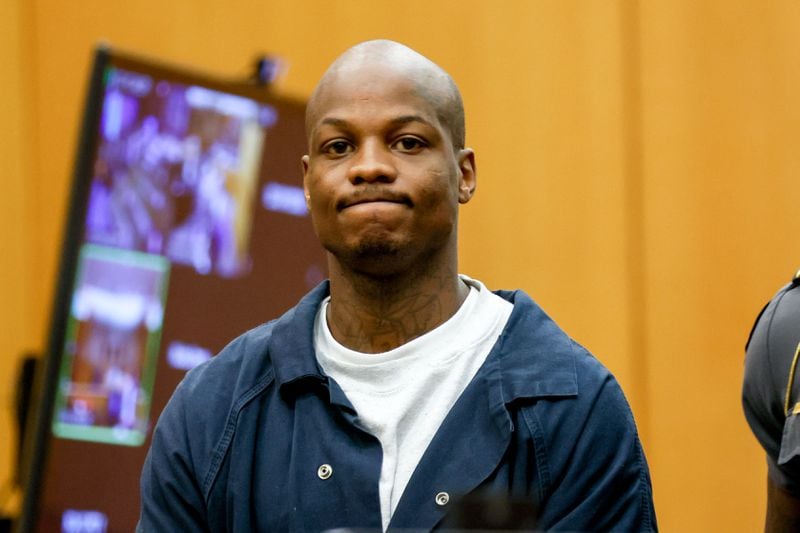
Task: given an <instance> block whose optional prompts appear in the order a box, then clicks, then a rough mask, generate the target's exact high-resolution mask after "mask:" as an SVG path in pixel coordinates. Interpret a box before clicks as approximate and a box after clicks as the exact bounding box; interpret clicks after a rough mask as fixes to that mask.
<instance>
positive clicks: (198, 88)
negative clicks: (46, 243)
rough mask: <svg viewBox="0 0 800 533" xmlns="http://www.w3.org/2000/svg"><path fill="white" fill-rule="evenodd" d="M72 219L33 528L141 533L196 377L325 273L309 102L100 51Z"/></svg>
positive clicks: (44, 393)
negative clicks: (156, 467)
mask: <svg viewBox="0 0 800 533" xmlns="http://www.w3.org/2000/svg"><path fill="white" fill-rule="evenodd" d="M95 61H96V63H95V66H94V73H93V76H92V81H91V83H90V88H89V91H88V92H89V96H88V101H87V106H86V116H85V118H84V123H83V131H82V138H81V142H80V147H79V151H78V152H79V153H78V154H77V163H76V171H75V184H74V188H73V195H72V200H71V203H72V205H71V207H70V215H69V218H70V219H69V220H68V221H67V232H66V233H67V234H66V238H65V245H64V252H63V253H62V264H61V265H60V267H61V268H60V272H61V279H60V280H59V290H58V294H57V296H56V301H55V303H54V310H53V318H52V335H51V339H50V343H49V353H48V354H47V358H46V361H44V363H45V364H44V366H45V370H44V378H43V380H42V381H41V390H40V397H41V407H40V410H39V416H38V420H37V423H36V427H37V428H38V431H37V432H36V434H35V435H34V438H33V439H29V440H31V441H32V442H30V443H29V446H30V447H31V450H29V452H30V453H29V459H28V462H29V468H28V473H27V476H28V483H27V488H26V493H25V502H24V505H23V517H22V523H21V525H22V528H21V529H22V530H23V531H64V532H83V533H90V532H98V533H99V532H106V531H108V532H110V531H131V530H133V528H134V527H135V524H136V521H137V518H138V512H139V474H140V471H141V467H142V464H143V462H144V458H145V455H146V452H147V449H148V446H149V442H150V437H151V434H152V430H153V427H154V425H155V422H156V421H157V419H158V415H159V413H160V412H161V410H162V409H163V407H164V405H165V404H166V402H167V400H168V399H169V397H170V395H171V394H172V391H173V390H174V388H175V387H176V386H177V384H178V383H179V382H180V380H181V379H182V377H183V376H184V375H185V373H186V371H188V370H189V369H191V368H193V367H194V366H196V365H198V364H200V363H202V362H203V361H206V360H208V359H209V358H211V357H213V355H214V354H216V353H217V352H218V351H219V350H220V349H221V348H223V347H224V345H225V344H227V342H229V341H231V340H232V339H233V338H234V337H236V336H237V335H239V334H241V333H243V332H244V331H246V330H247V329H249V328H252V327H255V326H257V325H258V324H261V323H263V322H265V321H267V320H270V319H272V318H275V317H277V316H279V315H280V314H281V313H282V312H283V311H285V310H286V309H288V308H289V307H291V306H292V305H294V303H296V302H297V300H298V299H299V298H300V297H301V296H302V295H303V294H304V293H305V292H306V291H308V290H309V289H310V288H311V287H313V286H314V285H316V284H317V283H319V282H320V281H321V280H322V279H323V278H324V277H325V258H324V254H323V252H322V249H321V248H320V246H319V244H318V242H317V240H316V238H315V236H314V233H313V231H312V228H311V223H310V219H309V217H308V213H307V211H306V204H305V197H304V194H303V190H302V177H301V172H300V168H301V167H300V157H301V156H302V154H303V152H304V148H305V139H304V134H303V110H304V106H303V104H302V103H301V102H297V101H294V100H291V99H288V98H280V97H277V96H275V95H271V94H270V93H269V91H267V90H266V89H265V88H263V87H255V86H252V85H247V84H245V83H224V82H221V81H218V80H214V79H211V78H207V77H204V76H200V75H197V74H191V73H188V72H186V71H183V70H180V69H175V68H171V67H167V66H164V65H158V64H154V63H151V62H147V61H142V60H139V59H136V58H133V57H130V56H123V55H121V54H118V53H114V52H109V51H108V50H101V51H99V52H98V54H97V56H96V60H95Z"/></svg>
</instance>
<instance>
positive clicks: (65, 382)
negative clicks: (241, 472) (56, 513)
mask: <svg viewBox="0 0 800 533" xmlns="http://www.w3.org/2000/svg"><path fill="white" fill-rule="evenodd" d="M78 269H79V270H78V272H79V273H78V279H77V280H76V282H75V287H76V288H75V291H74V293H73V294H74V296H73V301H72V309H71V313H70V319H69V323H68V326H67V338H66V343H65V346H64V356H63V358H62V361H61V372H60V380H59V386H58V390H57V395H56V408H55V411H56V413H55V415H54V417H53V433H54V434H55V435H57V436H59V437H61V438H72V439H83V440H95V441H98V442H108V443H113V444H127V445H134V446H138V445H141V444H142V443H143V442H144V440H145V436H146V434H147V429H148V423H149V417H150V398H151V397H152V389H153V378H154V377H155V376H154V371H155V360H156V357H157V355H158V349H159V340H160V336H161V328H162V322H163V318H164V296H165V294H166V290H165V288H166V283H167V279H168V272H169V262H168V261H167V260H166V259H164V258H163V257H160V256H155V255H149V254H144V253H141V252H131V251H127V250H116V249H113V248H101V247H97V246H93V245H85V246H84V247H83V249H82V251H81V256H80V263H79V266H78Z"/></svg>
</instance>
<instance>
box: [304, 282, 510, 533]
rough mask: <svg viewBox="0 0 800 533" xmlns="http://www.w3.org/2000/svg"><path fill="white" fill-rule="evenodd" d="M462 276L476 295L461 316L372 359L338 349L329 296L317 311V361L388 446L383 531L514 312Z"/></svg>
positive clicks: (383, 482)
mask: <svg viewBox="0 0 800 533" xmlns="http://www.w3.org/2000/svg"><path fill="white" fill-rule="evenodd" d="M461 279H462V280H463V281H464V282H465V283H467V284H468V285H469V286H470V292H469V295H468V296H467V298H466V300H464V303H463V304H462V305H461V307H460V308H459V309H458V311H457V312H456V313H455V314H454V315H453V316H452V317H450V319H448V320H447V321H446V322H444V323H443V324H441V325H439V326H438V327H437V328H435V329H433V330H432V331H429V332H428V333H426V334H425V335H422V336H421V337H417V338H416V339H413V340H411V341H409V342H407V343H406V344H403V345H402V346H399V347H397V348H395V349H393V350H390V351H388V352H383V353H378V354H368V353H362V352H357V351H354V350H350V349H349V348H346V347H344V346H343V345H341V344H339V342H337V341H336V339H334V338H333V335H331V332H330V329H329V328H328V323H327V308H328V302H329V301H330V298H327V299H326V300H324V301H323V302H322V304H321V305H320V309H319V311H318V312H317V318H316V322H315V324H314V348H315V350H316V354H317V361H318V362H319V364H320V366H321V367H322V369H323V370H324V371H325V373H326V374H328V375H329V376H331V377H332V378H333V379H334V380H336V382H337V383H338V384H339V386H340V387H341V388H342V390H343V391H344V393H345V395H346V396H347V398H348V399H349V400H350V402H351V403H352V404H353V407H355V409H356V412H357V413H358V418H359V421H360V422H361V424H362V425H363V426H364V427H365V428H366V429H367V430H369V431H370V432H371V433H372V434H373V435H375V437H377V439H378V440H379V441H380V443H381V447H382V449H383V463H382V466H381V478H380V485H379V493H380V499H381V519H382V522H383V529H384V531H385V530H386V528H387V527H388V525H389V521H390V520H391V517H392V514H393V513H394V510H395V508H396V507H397V503H398V502H399V501H400V497H401V496H402V494H403V491H404V490H405V488H406V485H407V484H408V481H409V479H410V478H411V474H412V473H413V472H414V469H415V468H416V466H417V464H418V463H419V461H420V459H421V458H422V454H423V453H424V452H425V450H426V449H427V447H428V444H429V443H430V442H431V440H432V439H433V436H434V435H435V434H436V431H437V430H438V429H439V426H440V425H441V423H442V421H443V420H444V418H445V416H447V413H449V412H450V409H451V408H452V407H453V404H455V403H456V400H458V397H459V396H460V395H461V393H462V392H463V391H464V389H465V388H466V387H467V385H468V384H469V382H470V381H472V378H473V377H474V376H475V374H476V373H477V371H478V368H480V366H481V365H482V364H483V362H484V361H485V360H486V357H487V355H489V352H490V351H491V349H492V347H493V346H494V344H495V342H496V341H497V338H498V337H499V336H500V333H501V332H502V331H503V328H504V327H505V324H506V322H507V321H508V317H509V315H510V314H511V309H512V308H513V305H512V304H511V303H509V302H507V301H506V300H504V299H502V298H500V297H499V296H497V295H495V294H493V293H492V292H491V291H489V290H488V289H487V288H486V287H485V286H484V285H483V284H482V283H481V282H479V281H476V280H472V279H470V278H468V277H466V276H463V275H462V276H461Z"/></svg>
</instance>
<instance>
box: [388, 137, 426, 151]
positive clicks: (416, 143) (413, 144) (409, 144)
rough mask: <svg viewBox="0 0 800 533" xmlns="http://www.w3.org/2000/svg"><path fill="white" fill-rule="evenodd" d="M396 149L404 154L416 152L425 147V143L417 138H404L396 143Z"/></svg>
mask: <svg viewBox="0 0 800 533" xmlns="http://www.w3.org/2000/svg"><path fill="white" fill-rule="evenodd" d="M395 147H396V148H397V149H399V150H402V151H403V152H416V151H419V150H421V149H422V148H424V147H425V143H424V142H422V141H421V140H420V139H417V138H416V137H403V138H401V139H399V140H398V141H397V142H396V143H395Z"/></svg>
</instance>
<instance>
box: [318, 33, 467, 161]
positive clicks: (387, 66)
mask: <svg viewBox="0 0 800 533" xmlns="http://www.w3.org/2000/svg"><path fill="white" fill-rule="evenodd" d="M381 95H382V96H384V97H386V98H387V101H388V100H392V101H393V102H398V101H400V100H402V99H403V98H407V99H408V101H407V102H406V103H408V104H411V103H412V102H414V103H415V104H416V105H417V106H418V108H419V109H421V108H427V109H426V112H430V113H432V114H433V118H434V120H433V121H438V122H443V123H446V124H447V125H448V127H449V128H451V129H452V130H453V131H452V132H451V133H454V135H453V136H454V138H455V139H456V141H455V142H456V143H458V144H459V145H460V146H462V147H463V129H464V128H463V122H464V119H463V116H464V115H463V107H462V104H461V96H460V95H459V94H458V88H457V87H456V86H455V83H453V80H452V79H451V78H450V76H449V75H448V74H447V73H446V72H445V71H444V70H442V68H441V67H439V66H438V65H437V64H436V63H434V62H433V61H431V60H430V59H428V58H426V57H425V56H423V55H421V54H419V53H418V52H416V51H414V50H412V49H411V48H408V47H407V46H405V45H402V44H400V43H396V42H393V41H383V40H379V41H368V42H365V43H361V44H359V45H356V46H354V47H352V48H350V49H349V50H347V51H346V52H345V53H344V54H342V55H341V56H339V58H338V59H336V61H334V62H333V64H332V65H331V66H330V67H329V68H328V70H327V71H326V72H325V74H324V75H323V76H322V79H321V80H320V82H319V84H318V85H317V87H316V89H315V90H314V92H313V94H312V95H311V98H310V100H309V102H308V107H307V109H306V132H307V134H309V135H310V134H311V133H312V131H313V129H314V126H315V124H317V123H318V121H319V120H320V119H321V118H322V117H323V115H325V114H326V111H327V110H328V109H330V108H332V107H341V106H343V105H345V104H347V103H348V102H350V103H354V102H357V101H358V99H359V98H364V99H367V98H378V97H380V96H381ZM375 101H377V100H375ZM437 119H438V120H437Z"/></svg>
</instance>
